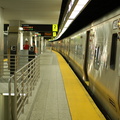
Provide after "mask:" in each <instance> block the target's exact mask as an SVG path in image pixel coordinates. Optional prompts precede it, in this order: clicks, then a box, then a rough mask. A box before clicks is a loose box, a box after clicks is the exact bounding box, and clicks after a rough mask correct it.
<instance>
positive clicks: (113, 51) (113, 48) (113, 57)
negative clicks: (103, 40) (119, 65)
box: [110, 33, 117, 70]
mask: <svg viewBox="0 0 120 120" xmlns="http://www.w3.org/2000/svg"><path fill="white" fill-rule="evenodd" d="M116 50H117V33H115V34H113V36H112V45H111V57H110V68H111V69H112V70H115V62H116Z"/></svg>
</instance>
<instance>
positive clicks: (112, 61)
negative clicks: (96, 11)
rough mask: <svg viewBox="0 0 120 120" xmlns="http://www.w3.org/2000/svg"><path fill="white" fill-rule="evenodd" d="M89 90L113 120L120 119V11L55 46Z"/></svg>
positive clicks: (53, 45)
mask: <svg viewBox="0 0 120 120" xmlns="http://www.w3.org/2000/svg"><path fill="white" fill-rule="evenodd" d="M52 48H53V50H56V51H58V52H60V53H61V54H62V55H63V56H64V57H66V59H67V60H68V61H69V63H70V64H71V65H72V66H73V68H74V69H75V70H76V71H77V73H79V75H80V76H81V78H82V79H83V81H84V82H85V81H89V88H90V90H91V91H92V93H93V94H94V95H95V97H96V98H97V100H98V101H99V102H100V103H101V105H102V106H103V107H104V109H105V110H106V111H107V113H108V115H109V116H110V118H111V119H112V120H120V8H118V9H116V10H114V11H112V12H110V13H108V14H107V15H105V16H103V17H101V18H100V19H98V20H96V21H94V22H92V23H91V24H89V25H87V26H86V27H84V28H82V29H80V30H79V31H77V32H76V33H74V34H72V35H71V36H69V37H67V38H64V39H62V40H60V41H54V42H53V43H52Z"/></svg>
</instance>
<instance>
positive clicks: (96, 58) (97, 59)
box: [94, 46, 100, 70]
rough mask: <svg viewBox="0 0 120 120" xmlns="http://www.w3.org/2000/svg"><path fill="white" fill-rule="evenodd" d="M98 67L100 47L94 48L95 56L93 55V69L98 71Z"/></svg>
mask: <svg viewBox="0 0 120 120" xmlns="http://www.w3.org/2000/svg"><path fill="white" fill-rule="evenodd" d="M99 66H100V46H96V47H95V55H94V67H95V69H97V70H98V69H99Z"/></svg>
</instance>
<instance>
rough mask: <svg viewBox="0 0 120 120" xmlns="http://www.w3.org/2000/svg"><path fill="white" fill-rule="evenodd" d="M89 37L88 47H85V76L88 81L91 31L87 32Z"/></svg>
mask: <svg viewBox="0 0 120 120" xmlns="http://www.w3.org/2000/svg"><path fill="white" fill-rule="evenodd" d="M86 34H87V37H86V46H85V61H84V74H85V80H86V81H88V73H87V70H88V56H89V37H90V31H87V33H86Z"/></svg>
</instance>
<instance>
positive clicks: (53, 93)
mask: <svg viewBox="0 0 120 120" xmlns="http://www.w3.org/2000/svg"><path fill="white" fill-rule="evenodd" d="M40 63H41V66H40V75H41V84H40V88H39V90H38V94H37V97H36V101H35V103H34V107H33V111H32V113H31V116H30V120H71V116H70V112H69V107H68V103H67V99H66V93H65V89H64V84H63V80H62V75H61V72H60V68H59V65H58V61H57V58H56V55H55V54H54V53H52V52H48V53H44V54H42V55H41V58H40Z"/></svg>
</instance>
